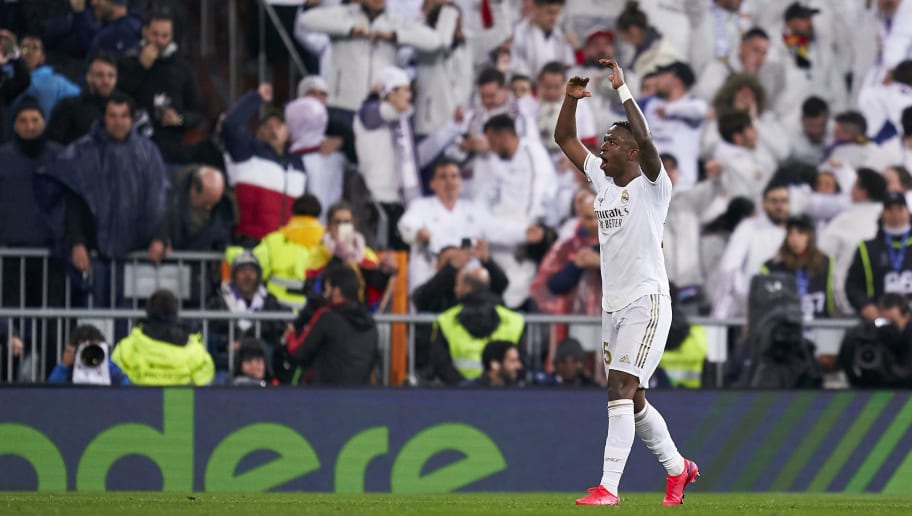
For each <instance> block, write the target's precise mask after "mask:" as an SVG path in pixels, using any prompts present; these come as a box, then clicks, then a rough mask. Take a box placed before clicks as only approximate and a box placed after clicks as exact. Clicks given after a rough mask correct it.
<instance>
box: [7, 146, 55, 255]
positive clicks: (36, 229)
mask: <svg viewBox="0 0 912 516" xmlns="http://www.w3.org/2000/svg"><path fill="white" fill-rule="evenodd" d="M62 149H63V147H61V146H60V145H58V144H56V143H54V142H47V143H46V144H45V147H44V150H43V151H42V152H41V154H39V155H38V156H37V158H34V159H33V158H30V157H29V156H27V155H25V154H24V153H23V152H22V150H21V149H20V146H19V142H18V141H17V140H15V139H14V140H13V141H10V142H7V143H5V144H4V145H3V146H0V164H2V166H0V246H21V247H48V246H50V245H51V243H52V242H53V240H54V237H53V232H52V230H51V226H50V221H49V220H48V218H47V217H46V215H45V214H44V212H43V211H42V209H41V207H40V206H39V203H38V193H37V192H36V187H37V184H36V178H37V177H38V176H37V173H38V172H39V170H41V169H42V167H44V166H45V165H46V164H47V163H49V162H51V161H53V160H54V159H55V158H56V157H57V155H58V154H59V153H60V151H61V150H62Z"/></svg>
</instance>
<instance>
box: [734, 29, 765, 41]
mask: <svg viewBox="0 0 912 516" xmlns="http://www.w3.org/2000/svg"><path fill="white" fill-rule="evenodd" d="M751 38H763V39H765V40H767V41H769V39H770V37H769V34H767V33H766V31H765V30H763V29H761V28H760V27H751V28H750V29H749V30H748V31H747V32H745V33H744V34H742V35H741V42H742V43H743V42H745V41H747V40H749V39H751Z"/></svg>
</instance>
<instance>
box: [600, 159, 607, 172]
mask: <svg viewBox="0 0 912 516" xmlns="http://www.w3.org/2000/svg"><path fill="white" fill-rule="evenodd" d="M599 168H600V169H602V170H608V162H607V161H605V160H604V159H603V160H602V164H601V165H599Z"/></svg>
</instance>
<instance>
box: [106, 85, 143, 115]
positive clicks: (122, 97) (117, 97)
mask: <svg viewBox="0 0 912 516" xmlns="http://www.w3.org/2000/svg"><path fill="white" fill-rule="evenodd" d="M111 104H117V105H122V104H126V105H127V109H129V111H130V116H131V117H133V116H136V102H135V101H134V100H133V97H131V96H129V95H127V94H126V93H123V92H120V91H117V90H114V91H113V92H111V95H110V96H109V97H108V98H107V99H106V100H105V104H104V113H107V112H108V106H110V105H111Z"/></svg>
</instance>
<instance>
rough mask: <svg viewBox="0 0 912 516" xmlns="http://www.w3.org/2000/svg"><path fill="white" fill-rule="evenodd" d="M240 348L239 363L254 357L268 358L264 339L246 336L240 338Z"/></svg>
mask: <svg viewBox="0 0 912 516" xmlns="http://www.w3.org/2000/svg"><path fill="white" fill-rule="evenodd" d="M239 344H240V349H238V363H242V362H244V361H245V360H250V359H253V358H262V359H263V360H266V345H265V344H264V343H263V341H262V340H260V339H257V338H255V337H245V338H243V339H241V340H240V342H239Z"/></svg>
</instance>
